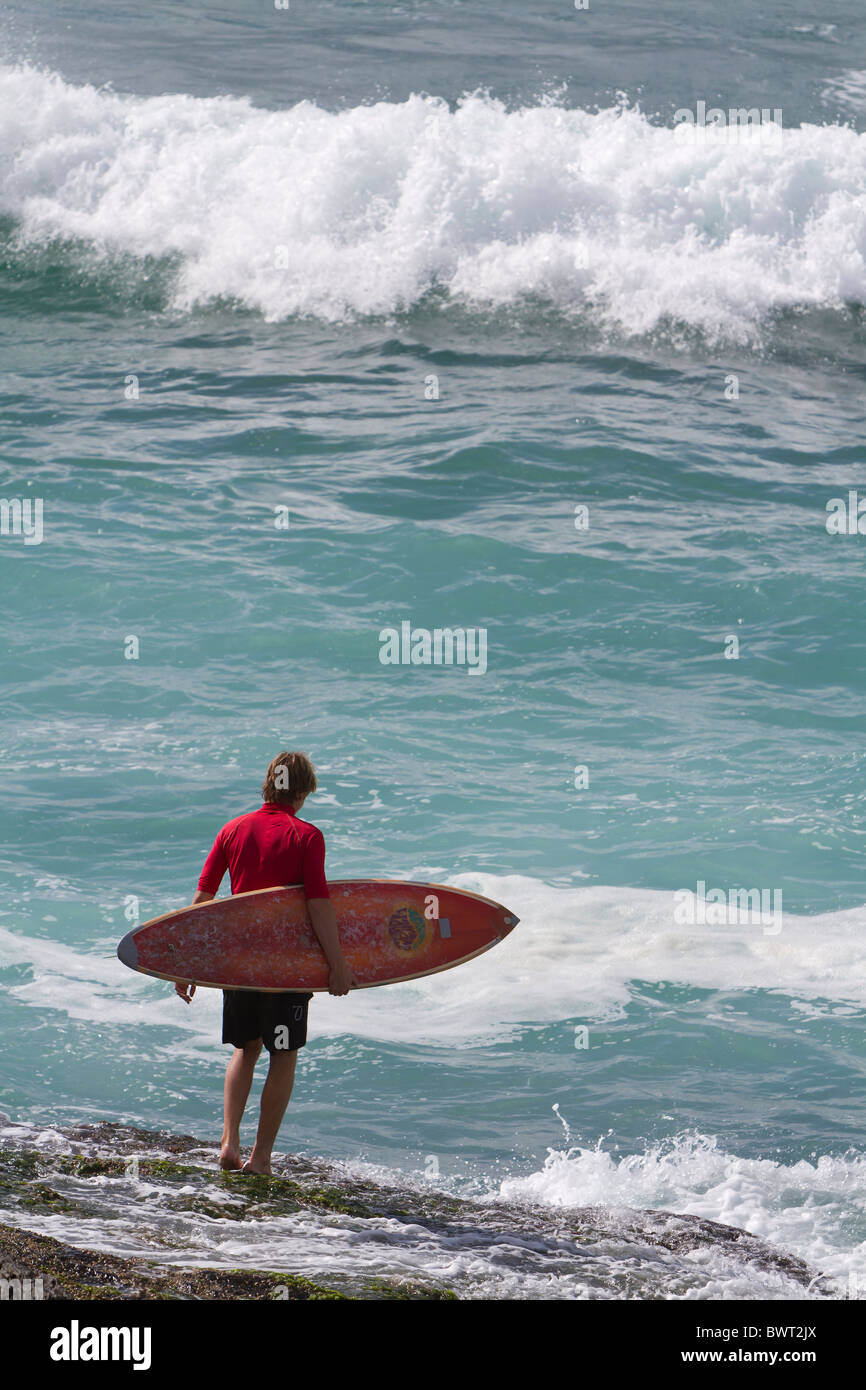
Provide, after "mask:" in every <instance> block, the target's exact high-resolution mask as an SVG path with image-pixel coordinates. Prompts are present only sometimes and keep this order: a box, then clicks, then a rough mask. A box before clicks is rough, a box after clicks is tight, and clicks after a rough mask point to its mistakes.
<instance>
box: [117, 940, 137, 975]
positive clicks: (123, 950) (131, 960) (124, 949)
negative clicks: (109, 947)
mask: <svg viewBox="0 0 866 1390" xmlns="http://www.w3.org/2000/svg"><path fill="white" fill-rule="evenodd" d="M117 958H118V960H122V961H123V963H124V965H128V966H129V968H130V970H137V969H138V947H137V946H136V944H135V933H134V932H131V931H130V932H127V933H126V936H125V937H124V938H123V940H122V941H121V942H120V944H119V945H118V947H117Z"/></svg>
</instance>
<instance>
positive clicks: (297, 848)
mask: <svg viewBox="0 0 866 1390" xmlns="http://www.w3.org/2000/svg"><path fill="white" fill-rule="evenodd" d="M227 869H228V871H229V874H230V876H231V885H232V892H233V893H250V892H252V891H253V890H254V889H256V888H280V887H282V886H283V885H284V884H285V885H287V884H290V883H302V884H303V885H304V892H305V893H306V895H307V897H308V898H327V897H329V893H328V885H327V882H326V880H325V841H324V837H323V835H322V832H321V830H318V829H317V828H316V826H314V825H311V824H310V823H309V821H304V820H300V819H299V818H298V817H297V816H296V815H295V813H294V811H293V810H292V808H291V807H290V806H281V805H279V804H278V803H277V802H274V801H266V802H265V804H264V806H262V807H261V809H260V810H258V811H249V812H247V814H246V815H243V816H236V817H235V819H234V820H230V821H229V822H228V823H227V824H226V825H224V826H223V828H222V830H220V832H219V834H218V835H217V837H216V840H215V841H214V845H213V849H212V850H211V852H210V854H209V855H208V857H207V860H206V862H205V866H204V868H203V869H202V873H201V878H200V879H199V881H198V886H199V890H200V891H201V892H203V893H216V891H217V889H218V888H219V886H220V883H221V882H222V879H223V876H224V874H225V872H226V870H227Z"/></svg>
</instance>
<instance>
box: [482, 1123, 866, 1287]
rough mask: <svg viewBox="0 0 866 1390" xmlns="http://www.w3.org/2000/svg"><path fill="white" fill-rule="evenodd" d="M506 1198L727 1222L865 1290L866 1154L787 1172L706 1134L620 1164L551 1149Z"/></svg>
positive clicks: (604, 1155)
mask: <svg viewBox="0 0 866 1390" xmlns="http://www.w3.org/2000/svg"><path fill="white" fill-rule="evenodd" d="M498 1195H499V1196H500V1197H503V1198H505V1199H506V1200H509V1201H517V1202H531V1203H538V1204H540V1205H542V1206H549V1207H574V1206H596V1205H599V1206H604V1207H609V1208H615V1207H623V1208H628V1209H633V1208H644V1207H645V1208H649V1209H651V1210H652V1209H663V1210H667V1211H674V1212H678V1213H681V1214H688V1215H693V1216H700V1217H703V1218H704V1219H706V1220H710V1221H721V1222H723V1223H724V1224H725V1225H729V1226H735V1227H737V1228H739V1229H740V1230H744V1231H748V1232H749V1233H750V1234H751V1235H754V1236H757V1237H759V1238H760V1239H761V1240H764V1241H767V1242H768V1243H769V1244H771V1245H774V1246H775V1247H776V1248H777V1249H778V1250H781V1251H788V1252H790V1253H792V1254H796V1255H799V1256H800V1258H801V1259H804V1260H805V1261H806V1263H807V1264H808V1265H809V1266H810V1268H811V1269H812V1270H813V1271H814V1273H816V1274H819V1273H822V1274H825V1275H827V1276H829V1277H830V1278H832V1279H834V1280H837V1281H839V1296H841V1297H845V1296H846V1292H847V1290H848V1288H849V1284H850V1281H851V1277H852V1275H853V1277H854V1280H855V1281H856V1283H855V1287H856V1288H858V1289H859V1290H860V1293H859V1295H858V1296H860V1297H862V1294H863V1292H864V1291H866V1239H864V1235H866V1155H864V1154H846V1155H844V1156H830V1155H824V1156H821V1157H819V1158H817V1159H816V1160H815V1162H813V1163H810V1162H806V1161H805V1160H803V1161H800V1162H799V1163H793V1164H790V1165H786V1164H784V1163H776V1162H774V1161H773V1160H771V1159H749V1158H740V1157H737V1156H736V1155H735V1154H731V1153H727V1152H726V1151H725V1150H724V1149H723V1148H721V1147H720V1146H719V1144H718V1142H717V1141H716V1140H715V1139H713V1138H709V1137H707V1136H705V1135H701V1134H691V1135H680V1136H677V1137H676V1138H674V1139H672V1140H670V1141H667V1142H665V1143H663V1144H659V1145H657V1146H655V1147H652V1148H649V1149H647V1150H646V1151H645V1152H644V1153H638V1154H629V1155H627V1156H623V1157H618V1156H616V1155H614V1154H611V1153H609V1152H604V1151H602V1149H601V1147H600V1146H598V1147H595V1148H581V1147H579V1146H576V1147H574V1148H570V1149H568V1150H553V1149H551V1150H548V1157H547V1160H546V1161H545V1163H544V1165H543V1167H542V1168H541V1169H539V1170H538V1171H536V1172H534V1173H532V1174H530V1175H528V1176H527V1177H523V1178H511V1179H508V1180H506V1181H505V1182H503V1183H502V1184H501V1185H500V1188H499V1193H498Z"/></svg>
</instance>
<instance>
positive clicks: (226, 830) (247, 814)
mask: <svg viewBox="0 0 866 1390" xmlns="http://www.w3.org/2000/svg"><path fill="white" fill-rule="evenodd" d="M258 814H259V813H258V811H242V812H241V814H240V815H239V816H233V817H232V819H231V820H227V821H226V823H225V825H224V826H223V827H222V829H221V830H220V832H219V833H220V835H230V834H231V832H232V831H233V830H240V829H243V828H244V826H246V825H247V824H248V823H249V822H251V821H252V820H253V819H254V817H255V816H257V815H258Z"/></svg>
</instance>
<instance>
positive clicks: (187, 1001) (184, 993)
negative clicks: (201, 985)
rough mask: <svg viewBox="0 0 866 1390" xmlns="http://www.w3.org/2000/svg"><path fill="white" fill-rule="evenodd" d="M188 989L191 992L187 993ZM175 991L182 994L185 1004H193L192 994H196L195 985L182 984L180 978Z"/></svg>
mask: <svg viewBox="0 0 866 1390" xmlns="http://www.w3.org/2000/svg"><path fill="white" fill-rule="evenodd" d="M187 990H189V994H187ZM174 992H175V994H179V995H180V997H181V999H182V1000H183V1002H184V1003H185V1004H191V1003H192V996H193V995H194V994H195V985H182V984H181V983H180V981H179V980H178V981H176V983H175V986H174Z"/></svg>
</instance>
